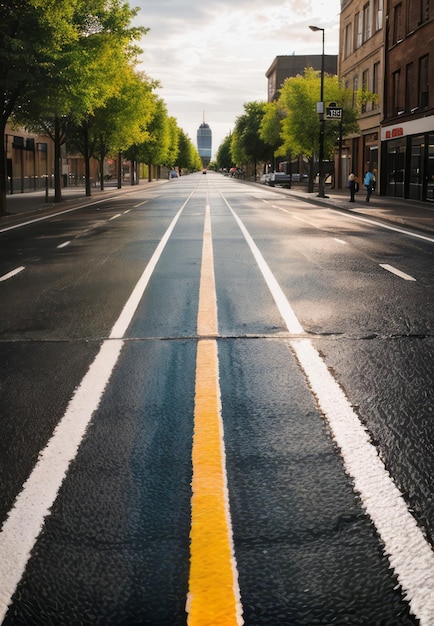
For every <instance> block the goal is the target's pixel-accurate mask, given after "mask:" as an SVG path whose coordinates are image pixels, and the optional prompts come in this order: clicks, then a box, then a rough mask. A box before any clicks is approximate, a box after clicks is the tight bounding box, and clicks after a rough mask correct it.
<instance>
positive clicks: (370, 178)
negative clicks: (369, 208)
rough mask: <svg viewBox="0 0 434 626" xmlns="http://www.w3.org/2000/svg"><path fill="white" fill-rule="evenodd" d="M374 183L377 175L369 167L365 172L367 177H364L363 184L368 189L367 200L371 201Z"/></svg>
mask: <svg viewBox="0 0 434 626" xmlns="http://www.w3.org/2000/svg"><path fill="white" fill-rule="evenodd" d="M374 183H375V176H374V174H373V173H372V172H371V169H370V168H369V167H368V169H367V170H366V173H365V178H364V179H363V184H364V186H365V189H366V202H369V201H370V199H371V194H372V192H373V191H374Z"/></svg>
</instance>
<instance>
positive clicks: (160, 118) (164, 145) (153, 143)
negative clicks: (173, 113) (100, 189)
mask: <svg viewBox="0 0 434 626" xmlns="http://www.w3.org/2000/svg"><path fill="white" fill-rule="evenodd" d="M153 97H154V108H153V111H154V112H153V116H152V119H151V120H150V122H149V124H148V127H147V136H146V139H145V140H144V141H143V142H142V143H141V144H140V145H139V146H137V150H136V152H137V155H138V157H139V160H140V161H141V162H142V163H146V164H147V165H148V179H149V181H151V180H152V169H153V166H160V165H162V164H163V163H165V162H166V160H167V158H168V154H169V148H170V128H169V117H168V115H167V108H166V105H165V103H164V101H163V100H162V99H161V98H157V97H156V96H155V94H153Z"/></svg>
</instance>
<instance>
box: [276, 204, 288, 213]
mask: <svg viewBox="0 0 434 626" xmlns="http://www.w3.org/2000/svg"><path fill="white" fill-rule="evenodd" d="M273 209H279V211H283V213H288V214H289V215H291V211H288V209H284V208H282V207H281V206H277V205H276V204H273Z"/></svg>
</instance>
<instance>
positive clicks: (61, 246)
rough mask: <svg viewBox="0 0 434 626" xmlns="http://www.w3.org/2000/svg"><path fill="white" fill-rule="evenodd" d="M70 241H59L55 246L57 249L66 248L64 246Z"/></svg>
mask: <svg viewBox="0 0 434 626" xmlns="http://www.w3.org/2000/svg"><path fill="white" fill-rule="evenodd" d="M70 243H71V241H64V242H63V243H59V245H58V246H57V248H58V250H60V249H61V248H66V246H69V244H70Z"/></svg>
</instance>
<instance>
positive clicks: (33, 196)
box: [0, 179, 166, 229]
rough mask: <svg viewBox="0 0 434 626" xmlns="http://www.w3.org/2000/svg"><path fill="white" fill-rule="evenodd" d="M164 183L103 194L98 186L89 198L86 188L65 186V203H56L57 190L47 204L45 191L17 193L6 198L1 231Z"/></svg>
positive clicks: (114, 189)
mask: <svg viewBox="0 0 434 626" xmlns="http://www.w3.org/2000/svg"><path fill="white" fill-rule="evenodd" d="M164 182H166V180H165V179H161V180H154V181H152V182H151V183H149V182H148V181H145V180H141V181H140V184H139V185H129V184H124V186H123V187H122V188H121V189H118V188H117V187H116V186H115V185H113V184H112V185H110V184H108V185H106V186H105V189H104V191H101V190H100V189H99V187H92V190H91V193H92V195H91V196H86V193H85V189H84V187H64V188H62V202H54V189H49V192H48V201H47V198H46V193H45V191H44V190H40V191H27V192H24V193H19V192H18V193H14V194H13V195H8V196H6V210H7V213H8V215H6V216H4V217H1V218H0V229H1V228H2V227H7V226H8V225H15V224H20V223H22V222H25V221H27V220H29V219H32V218H34V217H37V216H42V215H50V214H51V213H57V212H61V211H65V210H67V209H69V208H74V207H76V206H81V205H83V206H85V205H87V204H91V203H93V202H96V201H98V200H101V198H104V199H105V198H111V197H114V196H118V195H120V194H127V193H134V192H137V191H143V190H144V189H152V188H154V187H156V186H158V185H160V184H162V183H164Z"/></svg>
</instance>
